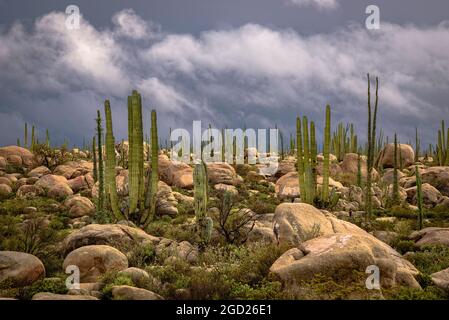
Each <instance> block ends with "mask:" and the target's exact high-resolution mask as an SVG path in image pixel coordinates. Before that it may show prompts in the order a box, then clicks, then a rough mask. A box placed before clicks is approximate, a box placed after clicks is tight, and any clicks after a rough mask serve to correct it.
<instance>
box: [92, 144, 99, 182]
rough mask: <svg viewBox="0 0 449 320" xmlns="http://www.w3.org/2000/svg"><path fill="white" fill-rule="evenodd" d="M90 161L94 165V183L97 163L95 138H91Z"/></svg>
mask: <svg viewBox="0 0 449 320" xmlns="http://www.w3.org/2000/svg"><path fill="white" fill-rule="evenodd" d="M92 161H93V163H94V172H93V175H94V182H97V181H98V163H97V142H96V138H95V136H94V137H93V138H92Z"/></svg>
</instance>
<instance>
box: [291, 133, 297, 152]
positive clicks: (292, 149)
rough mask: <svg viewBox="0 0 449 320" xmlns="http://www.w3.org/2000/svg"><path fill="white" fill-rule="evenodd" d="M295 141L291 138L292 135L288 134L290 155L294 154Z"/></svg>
mask: <svg viewBox="0 0 449 320" xmlns="http://www.w3.org/2000/svg"><path fill="white" fill-rule="evenodd" d="M295 144H296V143H295V139H294V138H293V135H292V134H291V133H290V155H293V154H294V151H295Z"/></svg>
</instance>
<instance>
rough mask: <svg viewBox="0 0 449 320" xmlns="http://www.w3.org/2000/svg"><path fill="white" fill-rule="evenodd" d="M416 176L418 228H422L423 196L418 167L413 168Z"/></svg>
mask: <svg viewBox="0 0 449 320" xmlns="http://www.w3.org/2000/svg"><path fill="white" fill-rule="evenodd" d="M415 175H416V203H417V205H418V228H419V230H421V229H422V228H423V195H422V181H421V175H420V174H419V170H418V166H415Z"/></svg>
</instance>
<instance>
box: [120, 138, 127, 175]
mask: <svg viewBox="0 0 449 320" xmlns="http://www.w3.org/2000/svg"><path fill="white" fill-rule="evenodd" d="M120 165H121V166H122V168H123V169H126V163H125V140H124V139H122V142H121V144H120Z"/></svg>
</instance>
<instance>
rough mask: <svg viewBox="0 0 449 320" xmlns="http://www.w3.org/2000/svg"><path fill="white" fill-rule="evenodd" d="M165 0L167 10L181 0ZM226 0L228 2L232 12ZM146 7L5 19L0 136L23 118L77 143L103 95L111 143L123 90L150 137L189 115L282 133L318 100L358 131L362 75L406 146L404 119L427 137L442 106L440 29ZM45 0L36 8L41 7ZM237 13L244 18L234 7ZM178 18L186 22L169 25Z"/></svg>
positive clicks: (4, 139) (447, 37) (316, 114)
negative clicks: (374, 27) (303, 22)
mask: <svg viewBox="0 0 449 320" xmlns="http://www.w3.org/2000/svg"><path fill="white" fill-rule="evenodd" d="M6 2H8V1H6ZM99 2H101V1H99ZM249 2H251V1H248V3H249ZM287 2H288V1H287V0H286V2H285V3H281V4H279V2H275V3H277V8H278V9H277V10H290V11H291V10H299V11H298V12H303V11H302V10H307V12H314V15H315V16H321V17H323V15H324V16H326V17H335V16H332V12H334V14H335V15H336V16H339V15H342V14H343V13H342V12H346V11H342V10H346V3H347V2H346V1H345V2H343V1H338V2H336V3H338V5H337V6H335V7H328V8H327V9H326V10H323V9H321V10H320V9H319V7H314V6H313V5H312V6H307V7H300V6H293V7H292V5H291V4H290V5H289V4H288V3H287ZM436 2H438V1H436ZM44 3H47V5H48V6H49V5H50V4H52V3H53V4H54V2H52V1H44ZM58 3H60V2H58ZM168 3H169V4H170V3H171V4H172V5H173V6H174V5H175V2H173V1H171V2H170V1H169V2H168ZM176 3H177V4H178V8H177V9H178V10H179V7H182V5H181V4H180V2H176ZM182 3H184V2H182ZM199 3H200V1H191V4H196V5H197V6H199V5H200V4H199ZM221 3H223V2H221ZM230 3H231V4H230V5H228V7H227V8H228V9H229V6H231V7H232V6H233V5H234V6H236V4H235V3H234V2H232V1H231V2H230ZM258 3H259V4H260V6H262V7H264V6H269V5H271V6H272V5H273V2H272V1H265V0H263V1H260V2H258ZM329 3H330V2H329ZM390 3H395V1H390ZM396 3H397V2H396ZM63 4H64V3H63ZM82 4H83V3H82ZM82 4H80V7H81V8H83V6H82ZM152 4H153V9H156V8H159V10H160V11H161V12H162V14H161V17H163V19H159V20H157V19H154V20H149V19H148V12H147V11H145V10H136V11H132V10H130V9H129V8H125V9H124V8H122V7H120V8H115V5H111V6H109V7H105V8H106V9H107V10H106V9H105V10H103V11H98V14H99V15H101V14H103V15H104V14H105V13H104V12H105V11H106V12H107V13H109V11H110V10H111V7H112V8H115V9H118V11H113V12H110V13H109V16H108V17H107V19H108V23H107V24H106V23H102V24H100V23H99V20H101V19H100V18H92V20H90V18H89V17H92V16H93V15H92V14H91V13H89V11H84V10H82V13H83V15H84V18H85V19H83V21H82V25H81V30H78V31H70V30H67V29H66V28H65V24H64V22H65V15H64V14H63V13H58V12H48V11H46V12H43V13H42V15H41V16H40V17H39V18H38V19H33V20H32V23H31V24H30V23H29V21H28V22H24V23H20V22H16V23H14V24H13V25H7V24H6V25H7V26H6V25H5V26H6V27H5V26H4V27H3V29H2V30H3V31H1V33H0V43H1V46H0V69H1V70H2V72H1V74H0V126H1V128H2V129H1V130H0V132H1V135H0V144H9V143H15V141H16V138H17V137H20V136H21V135H22V126H23V123H24V122H28V123H34V124H35V125H36V126H37V127H38V128H39V129H40V133H41V135H43V134H44V132H45V128H48V129H49V130H50V132H51V134H52V136H53V137H54V139H57V140H58V141H59V142H60V141H62V140H63V139H64V137H68V138H69V139H70V141H72V142H74V143H77V144H80V143H81V141H82V139H83V138H86V139H89V137H91V136H92V134H93V133H94V131H93V128H94V117H95V112H96V109H98V108H101V105H102V102H103V100H104V99H106V98H108V99H110V100H111V103H112V108H113V117H114V126H115V134H116V137H117V138H118V139H121V138H123V137H125V136H126V132H127V131H126V125H127V118H126V99H125V98H126V95H127V94H129V92H130V91H131V90H132V89H133V88H137V89H138V90H139V91H141V92H142V94H143V97H144V104H145V116H146V118H145V119H146V120H145V121H146V122H147V121H149V114H148V112H149V110H150V109H152V108H155V109H157V110H158V114H159V119H160V128H161V135H162V136H164V135H165V134H166V133H167V132H168V128H169V127H173V128H175V127H186V128H187V129H189V128H190V126H191V121H192V120H198V119H201V120H203V122H204V126H206V125H207V124H208V123H213V124H214V125H216V126H218V127H224V126H227V127H240V126H244V125H246V126H247V127H255V128H260V127H274V124H275V123H276V124H277V125H278V126H279V127H280V128H282V129H283V131H284V136H288V133H289V132H291V131H293V129H294V118H295V117H296V115H298V114H301V115H308V116H309V117H310V118H312V119H315V120H316V121H317V125H318V128H321V126H322V123H321V122H323V112H324V106H325V104H326V103H330V104H331V105H332V107H333V123H334V124H335V123H336V122H337V121H351V122H354V123H355V124H356V128H357V129H358V130H359V132H360V135H361V136H362V137H363V136H364V134H365V132H364V131H365V122H366V73H367V72H371V73H372V74H373V75H379V77H380V81H381V82H380V83H381V87H380V110H381V111H380V121H381V125H382V126H383V127H384V129H385V131H386V133H387V134H389V135H391V134H393V132H394V131H397V132H399V133H400V137H401V140H402V141H405V142H406V141H408V140H409V139H410V140H413V134H414V133H413V132H414V127H415V126H419V128H420V130H421V132H422V138H423V141H424V143H427V142H430V141H433V140H434V136H435V130H436V128H437V125H438V122H439V121H440V120H441V119H442V118H444V117H445V115H446V114H447V111H448V106H447V104H446V101H448V100H449V99H448V98H449V93H448V90H447V88H448V87H449V78H448V77H447V74H448V72H449V56H448V55H447V52H449V26H448V24H447V23H434V22H433V21H432V20H431V19H428V20H427V23H421V22H419V23H416V24H406V23H404V21H398V22H395V23H387V22H386V21H385V22H383V23H382V26H381V30H379V31H375V32H370V31H368V30H366V29H365V28H364V27H363V24H362V22H363V20H364V17H365V16H364V15H363V14H362V15H361V16H359V18H358V20H360V22H357V21H356V20H352V22H351V23H348V21H349V20H347V19H346V18H343V19H342V18H339V19H341V20H339V21H340V22H335V21H334V22H332V23H334V28H333V29H332V30H328V31H327V32H321V31H320V28H319V27H317V28H316V29H317V30H318V31H316V32H312V31H309V32H307V33H302V32H300V31H298V26H292V27H286V26H285V25H282V23H271V24H266V23H263V22H260V20H263V19H262V17H261V15H260V14H258V13H257V12H256V13H254V16H255V18H254V21H250V22H251V23H248V22H246V23H239V22H243V21H245V20H249V18H248V17H246V18H245V19H244V18H243V16H245V14H243V13H241V12H240V13H238V12H236V14H235V16H237V18H236V17H234V18H231V17H232V15H231V14H230V13H228V12H227V11H226V10H224V12H225V13H224V14H223V13H221V15H220V16H221V17H222V18H223V19H222V20H221V21H222V22H223V23H222V24H221V23H220V21H218V20H217V21H218V22H217V21H216V22H215V23H216V24H215V25H213V23H212V22H210V21H208V19H204V20H200V21H205V22H204V25H205V26H208V27H210V28H206V29H204V30H202V29H203V27H204V26H203V27H201V26H195V24H196V23H197V22H193V21H194V20H189V18H184V21H178V22H176V23H174V22H173V23H169V25H170V26H171V27H169V28H166V27H165V25H164V24H163V23H161V20H164V19H165V20H167V19H168V20H169V16H170V15H169V14H168V12H171V11H170V10H169V9H167V7H163V6H161V7H158V5H160V4H158V1H155V2H152ZM139 5H142V3H141V2H135V3H132V2H131V3H130V7H136V6H139ZM201 5H202V6H203V7H204V8H205V10H206V11H207V10H212V9H211V8H212V6H213V5H216V6H218V7H219V8H220V6H222V5H219V4H218V2H217V3H215V2H214V1H209V2H208V4H205V3H204V2H201ZM417 5H418V4H417V3H415V2H410V6H412V7H413V6H417ZM48 6H47V7H45V5H44V7H45V9H47V10H50V9H49V8H48ZM58 6H61V4H60V5H58ZM242 8H243V9H242V11H243V12H245V10H244V9H245V8H246V6H243V7H242ZM292 8H293V9H292ZM164 10H165V11H164ZM172 10H175V9H173V8H172ZM216 10H218V9H216ZM255 11H257V9H255ZM349 11H350V10H349ZM383 11H385V10H382V11H381V12H382V13H383ZM207 12H209V11H207ZM274 12H277V11H276V10H275V11H274ZM362 12H364V11H362ZM152 14H156V13H154V12H152ZM172 14H173V13H172ZM217 14H218V13H213V14H212V15H213V16H214V15H217ZM1 15H4V11H2V13H1ZM185 16H187V17H191V16H194V14H193V13H192V12H190V11H187V12H186V15H182V16H180V15H179V12H178V18H179V19H180V20H183V17H185ZM287 16H288V15H287ZM436 16H438V15H437V14H436ZM239 17H240V18H241V19H240V20H239ZM25 20H26V19H25ZM277 20H279V19H278V17H277V16H275V18H273V21H277ZM393 20H394V19H393ZM418 20H419V19H418ZM341 21H346V23H343V25H341V24H342V22H341ZM2 22H3V17H2ZM189 22H190V23H191V26H190V28H186V30H184V31H183V30H181V31H173V30H174V29H177V28H181V29H182V26H183V25H184V24H188V23H189ZM412 22H413V21H412ZM439 22H441V20H440V21H439ZM317 25H318V24H317ZM336 26H338V27H336ZM309 28H311V26H309ZM170 29H171V30H170ZM146 127H147V128H148V127H149V126H148V125H146Z"/></svg>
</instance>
